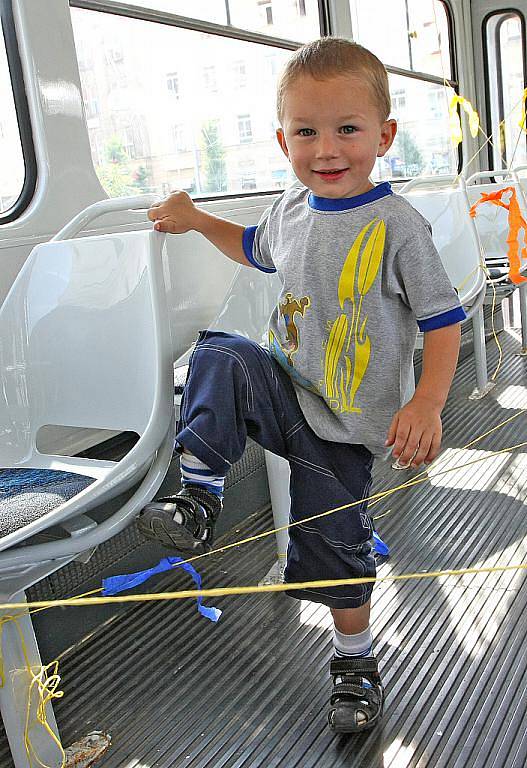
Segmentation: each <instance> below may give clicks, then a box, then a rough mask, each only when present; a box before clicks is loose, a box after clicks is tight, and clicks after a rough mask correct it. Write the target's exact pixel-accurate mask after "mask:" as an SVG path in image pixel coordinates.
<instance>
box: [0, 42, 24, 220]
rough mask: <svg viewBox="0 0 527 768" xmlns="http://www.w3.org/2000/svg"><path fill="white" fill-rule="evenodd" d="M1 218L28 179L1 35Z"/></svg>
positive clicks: (16, 198)
mask: <svg viewBox="0 0 527 768" xmlns="http://www.w3.org/2000/svg"><path fill="white" fill-rule="evenodd" d="M0 168H1V172H0V216H1V215H2V213H5V212H6V211H8V210H9V209H10V208H12V207H13V206H14V205H15V203H16V202H17V200H18V198H19V197H20V194H21V192H22V187H23V185H24V177H25V167H24V158H23V155H22V146H21V143H20V133H19V130H18V121H17V116H16V112H15V104H14V101H13V90H12V88H11V79H10V76H9V67H8V64H7V56H6V51H5V46H4V38H3V37H2V35H1V34H0Z"/></svg>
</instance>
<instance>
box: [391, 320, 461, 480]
mask: <svg viewBox="0 0 527 768" xmlns="http://www.w3.org/2000/svg"><path fill="white" fill-rule="evenodd" d="M460 338H461V327H460V325H459V323H456V324H455V325H447V326H445V327H443V328H437V329H436V330H433V331H427V332H425V335H424V346H423V372H422V374H421V378H420V379H419V383H418V385H417V387H416V389H415V394H414V396H413V397H412V399H411V400H410V402H409V403H407V404H406V405H405V406H404V407H403V408H401V410H399V411H397V413H396V414H395V416H394V417H393V420H392V423H391V426H390V429H389V431H388V439H387V440H386V445H387V446H389V445H393V449H392V455H393V457H394V458H396V459H398V460H399V463H400V464H402V465H406V464H408V465H410V462H411V466H412V467H418V466H419V465H420V464H422V463H423V462H425V464H430V462H431V461H433V460H434V459H435V457H436V456H437V454H438V453H439V448H440V446H441V435H442V425H441V411H442V410H443V407H444V405H445V402H446V399H447V396H448V391H449V389H450V385H451V383H452V379H453V377H454V372H455V370H456V364H457V358H458V354H459V343H460ZM415 451H417V453H416V454H415V457H414V458H413V459H412V457H413V454H414V452H415Z"/></svg>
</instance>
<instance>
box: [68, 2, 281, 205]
mask: <svg viewBox="0 0 527 768" xmlns="http://www.w3.org/2000/svg"><path fill="white" fill-rule="evenodd" d="M72 21H73V29H74V35H75V45H76V48H77V55H78V61H79V70H80V76H81V84H82V91H83V98H84V105H85V113H86V120H87V125H88V131H89V136H90V143H91V149H92V156H93V161H94V164H95V168H96V171H97V174H98V176H99V179H100V180H101V183H102V185H103V187H104V189H105V190H106V192H107V193H108V195H110V197H118V196H122V195H130V194H137V193H140V192H156V193H159V194H166V193H168V192H169V191H170V190H172V189H184V190H187V191H188V192H189V193H190V194H192V195H194V196H203V195H214V194H221V193H228V194H235V193H238V192H242V191H245V190H248V189H250V190H274V189H282V188H283V187H284V186H285V185H286V183H287V181H288V179H289V178H290V176H289V170H288V169H289V163H288V161H287V158H286V157H285V156H284V155H283V154H282V152H281V150H280V148H279V146H278V144H277V142H276V138H275V128H276V121H275V103H276V82H277V77H278V75H279V73H280V70H281V69H282V67H283V65H284V63H285V61H286V60H287V58H288V57H289V56H290V55H291V52H290V51H287V50H282V49H277V48H272V47H270V46H266V45H259V44H256V43H248V42H244V41H242V40H236V39H231V38H225V37H221V36H218V35H209V34H205V33H201V32H195V31H190V30H186V29H181V28H178V27H173V26H167V25H164V24H157V23H154V22H146V21H141V20H138V19H132V18H129V17H121V16H117V15H113V14H108V13H102V12H98V11H90V10H84V9H78V8H72Z"/></svg>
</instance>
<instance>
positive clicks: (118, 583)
mask: <svg viewBox="0 0 527 768" xmlns="http://www.w3.org/2000/svg"><path fill="white" fill-rule="evenodd" d="M181 562H182V558H181V557H164V558H163V559H162V560H160V561H159V563H158V564H157V565H154V567H153V568H147V570H146V571H138V572H137V573H127V574H123V575H122V576H109V577H108V578H107V579H103V580H102V587H103V589H102V594H103V595H104V596H105V597H107V596H109V595H116V594H117V593H118V592H123V591H124V590H125V589H133V587H137V586H138V585H139V584H142V583H143V582H145V581H147V580H148V579H149V578H150V576H154V574H156V573H163V571H170V570H172V568H174V567H178V565H179V564H180V563H181ZM181 567H182V568H183V569H184V570H185V571H187V573H189V574H190V575H191V576H192V578H193V579H194V583H195V584H196V586H197V588H198V589H201V576H200V575H199V573H198V572H197V571H196V569H195V568H194V567H193V566H192V565H191V564H190V563H183V565H182V566H181ZM198 611H199V612H200V613H201V615H202V616H204V617H205V618H206V619H210V620H211V621H214V622H216V621H218V619H219V618H220V616H221V614H222V612H221V611H220V609H219V608H207V607H206V606H205V605H202V598H201V597H198Z"/></svg>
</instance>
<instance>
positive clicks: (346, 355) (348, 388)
mask: <svg viewBox="0 0 527 768" xmlns="http://www.w3.org/2000/svg"><path fill="white" fill-rule="evenodd" d="M385 239H386V226H385V224H384V221H382V219H378V218H375V219H372V221H370V222H369V223H368V224H366V226H365V227H364V228H363V229H362V230H361V231H360V232H359V234H358V235H357V237H356V239H355V241H354V243H353V245H352V246H351V248H350V250H349V253H348V255H347V257H346V261H345V262H344V266H343V268H342V272H341V274H340V279H339V284H338V300H339V304H340V308H341V309H342V313H341V314H340V315H339V316H338V317H337V318H336V319H335V321H334V322H333V324H332V326H331V330H330V333H329V338H328V341H327V345H326V352H325V360H324V384H325V390H326V397H327V398H328V401H329V404H330V406H331V408H333V409H334V410H336V411H339V412H340V413H344V412H355V413H361V411H362V409H361V408H360V407H358V406H356V405H355V398H356V395H357V392H358V390H359V387H360V385H361V382H362V380H363V378H364V374H365V373H366V370H367V368H368V364H369V361H370V352H371V343H370V338H369V336H368V334H367V332H366V325H367V320H368V316H367V315H365V316H364V317H363V316H362V304H363V299H364V297H365V295H366V294H367V293H368V291H369V290H370V288H371V287H372V285H373V283H374V282H375V278H376V277H377V274H378V272H379V268H380V265H381V262H382V256H383V253H384V242H385Z"/></svg>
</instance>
